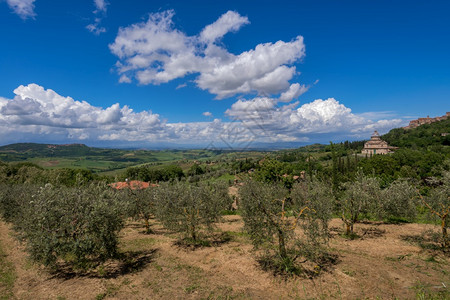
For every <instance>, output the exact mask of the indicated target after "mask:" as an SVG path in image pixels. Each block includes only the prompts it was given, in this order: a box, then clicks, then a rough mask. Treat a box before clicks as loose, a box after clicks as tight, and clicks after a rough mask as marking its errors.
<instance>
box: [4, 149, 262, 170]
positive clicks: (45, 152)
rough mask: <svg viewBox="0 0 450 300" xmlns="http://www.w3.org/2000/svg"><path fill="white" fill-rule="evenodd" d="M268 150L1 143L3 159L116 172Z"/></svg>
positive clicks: (236, 157)
mask: <svg viewBox="0 0 450 300" xmlns="http://www.w3.org/2000/svg"><path fill="white" fill-rule="evenodd" d="M265 153H266V152H256V151H254V152H251V151H248V152H234V151H226V150H223V151H221V150H214V151H212V150H206V149H192V150H123V149H103V148H92V147H88V146H86V145H83V144H70V145H49V144H34V143H21V144H11V145H7V146H2V147H0V161H4V162H10V163H18V162H32V163H34V164H37V165H39V166H41V167H43V168H45V169H55V168H75V169H88V170H91V171H93V172H96V173H102V174H105V175H114V174H116V173H117V172H120V171H122V170H124V169H126V168H127V167H130V166H139V165H143V164H146V165H154V166H158V165H164V164H168V163H175V162H177V163H180V164H184V163H186V164H188V165H190V164H192V162H193V161H199V162H207V161H227V160H230V159H240V158H247V157H263V156H264V155H265Z"/></svg>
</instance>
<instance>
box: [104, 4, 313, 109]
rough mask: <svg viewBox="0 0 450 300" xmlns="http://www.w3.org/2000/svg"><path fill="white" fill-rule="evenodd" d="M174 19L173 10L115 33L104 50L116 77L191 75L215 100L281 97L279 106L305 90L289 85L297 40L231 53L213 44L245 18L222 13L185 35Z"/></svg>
mask: <svg viewBox="0 0 450 300" xmlns="http://www.w3.org/2000/svg"><path fill="white" fill-rule="evenodd" d="M174 14H175V13H174V11H173V10H168V11H164V12H158V13H152V14H150V15H149V17H148V20H147V21H145V22H141V23H137V24H133V25H130V26H128V27H123V28H120V29H119V32H118V34H117V37H116V39H115V41H114V43H112V44H110V45H109V48H110V50H111V52H112V53H113V54H115V55H116V56H117V57H118V58H119V61H118V62H117V64H116V67H117V71H118V73H119V74H121V75H122V74H126V75H127V76H128V77H129V78H131V77H133V78H135V79H136V80H137V81H138V82H139V83H140V84H156V85H157V84H162V83H167V82H169V81H171V80H174V79H176V78H183V77H184V76H186V75H188V74H196V75H197V77H196V79H195V80H194V82H195V83H196V84H197V86H198V87H199V88H201V89H203V90H207V91H208V92H210V93H212V94H214V95H215V96H216V99H223V98H227V97H232V96H234V95H236V94H248V93H256V94H258V95H265V96H268V95H272V94H278V93H282V94H285V95H284V96H282V98H281V99H282V100H281V101H288V99H289V98H291V100H292V99H293V98H295V97H298V96H299V95H300V94H301V92H302V91H303V92H304V91H305V87H304V86H303V85H300V84H292V85H291V84H290V80H292V78H293V77H294V75H296V74H297V71H296V67H295V66H294V65H293V64H294V63H296V62H298V61H299V60H300V59H301V58H303V57H304V56H305V45H304V43H303V37H301V36H297V37H295V38H294V39H293V40H291V41H289V42H284V41H277V42H275V43H262V44H258V45H256V47H255V48H254V49H250V50H248V51H244V52H242V53H240V54H233V53H230V52H228V50H227V49H226V48H225V47H224V46H223V45H222V44H220V43H219V42H220V40H221V38H222V37H223V36H224V35H226V34H227V33H229V32H236V31H238V30H239V29H240V28H241V27H242V26H243V25H245V24H249V20H248V18H247V17H243V16H241V15H240V14H239V13H237V12H234V11H228V12H226V13H224V14H223V15H222V16H220V17H219V19H218V20H217V21H215V22H214V23H212V24H210V25H207V26H205V27H204V28H203V30H201V32H200V33H199V34H198V35H194V36H187V35H186V34H185V33H183V32H181V31H180V30H178V29H176V28H175V25H174V23H173V20H172V19H173V16H174ZM302 89H303V90H302Z"/></svg>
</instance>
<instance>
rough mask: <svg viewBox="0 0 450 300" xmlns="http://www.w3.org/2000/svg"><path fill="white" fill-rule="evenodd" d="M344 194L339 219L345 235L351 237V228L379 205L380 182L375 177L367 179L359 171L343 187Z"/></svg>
mask: <svg viewBox="0 0 450 300" xmlns="http://www.w3.org/2000/svg"><path fill="white" fill-rule="evenodd" d="M343 186H344V189H345V191H344V194H343V196H342V197H341V199H340V203H339V204H340V208H341V211H342V214H341V218H342V221H343V222H344V223H345V225H346V234H347V235H349V236H351V235H353V233H354V232H353V226H354V224H355V223H357V222H358V221H359V220H360V218H361V217H362V216H363V215H367V214H369V213H373V212H374V211H375V209H376V208H377V206H378V205H379V201H380V196H381V189H380V182H379V180H378V179H377V178H375V177H368V176H365V175H364V174H363V172H362V171H361V170H359V171H358V173H357V175H356V180H355V181H354V182H347V183H345V184H344V185H343Z"/></svg>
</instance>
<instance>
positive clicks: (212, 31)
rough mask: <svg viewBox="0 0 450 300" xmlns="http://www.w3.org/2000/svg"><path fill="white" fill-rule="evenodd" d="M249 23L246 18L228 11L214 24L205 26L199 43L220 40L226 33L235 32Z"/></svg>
mask: <svg viewBox="0 0 450 300" xmlns="http://www.w3.org/2000/svg"><path fill="white" fill-rule="evenodd" d="M248 23H250V22H249V21H248V18H247V17H242V16H241V15H239V14H238V13H237V12H234V11H228V12H226V13H224V14H223V15H222V16H221V17H220V18H219V19H218V20H217V21H216V22H214V23H212V24H210V25H208V26H206V27H205V28H204V29H203V30H202V32H201V33H200V41H202V42H204V43H206V44H209V43H213V42H215V41H216V40H218V39H220V38H222V37H223V36H224V35H225V34H227V33H228V32H236V31H238V30H239V28H241V26H242V25H245V24H248Z"/></svg>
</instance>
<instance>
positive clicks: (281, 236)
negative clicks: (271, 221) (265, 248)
mask: <svg viewBox="0 0 450 300" xmlns="http://www.w3.org/2000/svg"><path fill="white" fill-rule="evenodd" d="M278 247H279V249H280V256H281V258H287V252H286V244H285V241H284V233H283V231H281V230H280V229H278Z"/></svg>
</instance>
